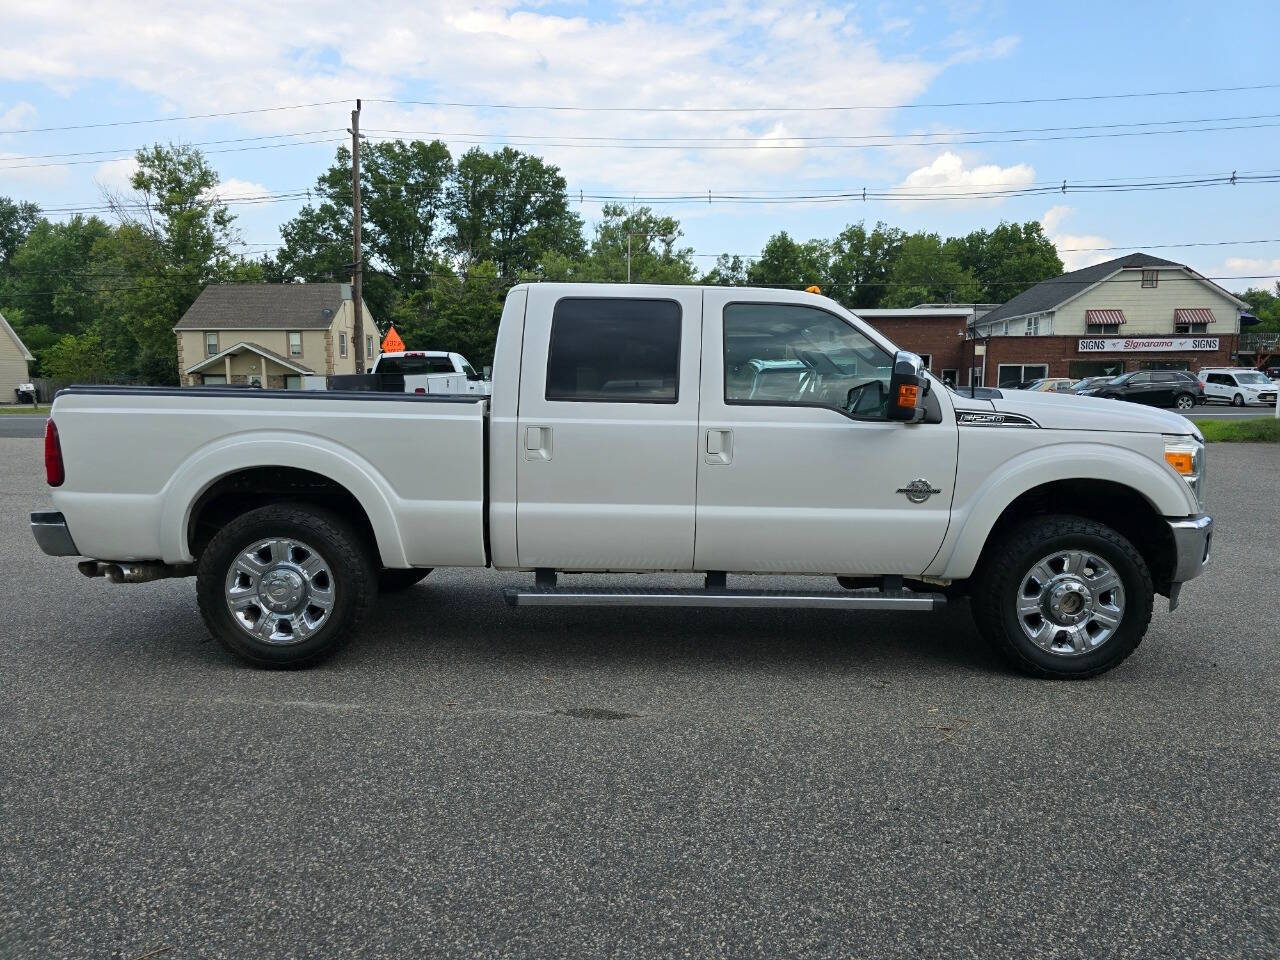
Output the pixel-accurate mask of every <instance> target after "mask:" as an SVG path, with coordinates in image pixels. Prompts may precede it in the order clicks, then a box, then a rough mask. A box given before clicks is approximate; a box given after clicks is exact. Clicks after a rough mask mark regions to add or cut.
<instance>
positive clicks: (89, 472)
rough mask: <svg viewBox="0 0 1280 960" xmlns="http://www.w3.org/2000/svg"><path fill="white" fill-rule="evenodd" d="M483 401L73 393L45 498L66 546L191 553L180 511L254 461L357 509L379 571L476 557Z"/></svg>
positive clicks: (145, 554) (97, 554) (63, 402)
mask: <svg viewBox="0 0 1280 960" xmlns="http://www.w3.org/2000/svg"><path fill="white" fill-rule="evenodd" d="M487 410H488V402H487V398H486V397H482V396H442V395H416V394H388V393H380V392H363V391H338V390H333V391H301V390H259V389H244V390H238V389H234V388H227V387H119V386H78V387H70V388H68V389H66V390H63V391H62V392H60V393H59V394H58V397H57V398H56V401H55V403H54V407H53V412H52V417H53V420H54V422H55V424H56V425H57V429H58V433H59V437H60V440H61V446H62V452H63V458H64V461H65V464H66V481H65V483H64V484H63V485H62V486H60V487H57V488H54V489H53V491H52V495H53V500H54V504H55V505H56V507H57V508H58V510H60V511H61V512H62V513H63V514H64V515H65V517H66V519H67V526H68V528H69V530H70V532H71V535H72V537H73V538H74V540H75V544H76V546H77V548H78V549H79V552H80V553H81V554H83V555H85V556H89V557H94V558H97V559H103V560H162V561H164V562H166V563H185V562H189V561H190V560H191V559H192V556H191V553H190V550H189V544H188V535H189V529H188V522H189V519H190V518H189V514H190V511H191V508H192V504H194V503H196V502H197V501H198V500H199V498H200V496H201V494H202V493H203V492H204V491H205V490H207V489H208V488H210V487H211V486H212V485H213V484H214V483H217V482H219V481H220V480H222V479H224V478H226V477H229V476H231V475H233V474H235V473H237V472H239V471H246V470H252V469H256V468H261V467H282V468H292V469H296V470H305V471H309V472H312V473H315V474H318V475H319V476H321V477H324V478H328V479H329V480H332V481H335V482H337V483H339V484H341V485H342V486H344V487H345V488H346V489H347V490H348V491H349V492H350V493H351V494H352V495H353V496H354V497H355V498H356V499H357V500H358V501H359V502H360V504H361V506H362V507H363V508H364V511H365V513H366V514H367V515H368V519H369V523H370V526H371V527H372V528H373V531H374V534H375V537H376V539H377V542H378V547H379V550H380V553H381V557H382V562H383V563H384V565H387V566H438V565H440V566H443V565H461V566H472V565H483V564H484V563H485V540H484V502H485V434H486V415H487Z"/></svg>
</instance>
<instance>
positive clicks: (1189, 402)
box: [1173, 393, 1196, 410]
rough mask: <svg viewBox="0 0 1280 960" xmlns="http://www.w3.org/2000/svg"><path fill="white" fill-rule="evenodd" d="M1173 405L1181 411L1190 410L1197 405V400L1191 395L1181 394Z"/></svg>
mask: <svg viewBox="0 0 1280 960" xmlns="http://www.w3.org/2000/svg"><path fill="white" fill-rule="evenodd" d="M1173 405H1174V406H1175V407H1177V408H1178V409H1179V410H1190V409H1191V408H1192V407H1194V406H1195V405H1196V398H1195V397H1194V396H1193V395H1191V394H1189V393H1180V394H1178V395H1177V396H1176V397H1175V398H1174V400H1173Z"/></svg>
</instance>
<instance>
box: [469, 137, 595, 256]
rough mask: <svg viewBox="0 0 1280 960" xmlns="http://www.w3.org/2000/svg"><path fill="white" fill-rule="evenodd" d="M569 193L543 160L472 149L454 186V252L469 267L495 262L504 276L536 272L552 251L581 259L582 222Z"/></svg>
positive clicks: (508, 151) (516, 153) (510, 151)
mask: <svg viewBox="0 0 1280 960" xmlns="http://www.w3.org/2000/svg"><path fill="white" fill-rule="evenodd" d="M565 189H566V184H565V179H564V177H563V176H561V175H560V169H559V168H558V167H555V166H552V165H551V164H548V163H545V162H544V161H543V160H542V158H540V157H535V156H531V155H530V154H527V153H521V152H520V151H519V150H515V149H512V148H511V147H503V148H502V149H500V150H497V151H495V152H493V153H485V152H484V151H483V150H481V149H480V148H479V147H476V148H474V149H471V150H468V151H467V152H466V153H464V154H463V155H462V157H461V158H459V160H458V167H457V171H456V173H455V175H454V178H453V181H452V183H451V185H450V188H449V221H450V224H451V226H452V231H453V232H452V235H451V237H450V243H451V246H452V248H453V250H454V252H455V253H457V254H458V255H459V256H460V257H461V258H462V260H463V263H464V264H466V263H477V262H480V261H484V260H488V261H491V262H492V263H494V264H495V265H496V266H497V268H498V272H499V274H500V275H502V276H504V277H505V276H515V275H519V274H521V273H528V272H531V271H533V270H535V269H536V268H537V266H538V262H539V260H540V259H541V258H542V257H543V256H545V255H547V254H549V253H554V254H560V255H562V256H565V257H568V258H571V259H579V258H581V257H582V255H583V253H584V247H583V241H582V218H581V217H579V216H578V215H577V214H576V213H573V212H572V211H571V210H570V209H569V198H568V196H567V194H566V192H565Z"/></svg>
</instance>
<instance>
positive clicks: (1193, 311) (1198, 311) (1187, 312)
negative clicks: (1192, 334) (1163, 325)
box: [1173, 307, 1213, 324]
mask: <svg viewBox="0 0 1280 960" xmlns="http://www.w3.org/2000/svg"><path fill="white" fill-rule="evenodd" d="M1173 322H1174V323H1175V324H1179V323H1213V311H1212V310H1210V309H1209V308H1208V307H1178V308H1177V309H1176V310H1174V311H1173Z"/></svg>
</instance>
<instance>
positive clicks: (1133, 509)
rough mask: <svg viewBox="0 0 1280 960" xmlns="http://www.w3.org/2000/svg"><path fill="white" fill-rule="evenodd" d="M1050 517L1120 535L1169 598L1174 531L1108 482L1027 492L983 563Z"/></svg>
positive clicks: (1145, 504)
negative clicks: (1025, 526)
mask: <svg viewBox="0 0 1280 960" xmlns="http://www.w3.org/2000/svg"><path fill="white" fill-rule="evenodd" d="M1050 513H1053V514H1069V515H1072V516H1078V517H1087V518H1088V519H1090V520H1096V521H1097V522H1098V523H1105V524H1106V525H1107V526H1109V527H1111V528H1112V529H1113V530H1115V531H1116V532H1117V533H1120V534H1121V535H1122V536H1124V537H1125V539H1127V540H1128V541H1129V542H1130V543H1132V544H1133V546H1134V548H1135V549H1136V550H1137V551H1138V553H1140V554H1142V559H1143V560H1145V561H1146V562H1147V566H1148V567H1149V568H1150V570H1151V578H1152V580H1153V581H1154V582H1155V586H1156V591H1157V592H1158V593H1160V594H1163V595H1168V592H1169V587H1170V583H1171V581H1172V579H1173V567H1174V563H1175V550H1176V548H1175V546H1174V542H1173V531H1172V530H1170V529H1169V524H1168V523H1167V522H1166V521H1165V520H1164V518H1163V517H1161V516H1160V514H1159V512H1158V511H1157V510H1156V508H1155V507H1153V506H1152V505H1151V502H1150V501H1149V500H1147V498H1146V497H1144V496H1143V495H1142V494H1140V493H1138V491H1136V490H1134V489H1133V488H1132V487H1126V486H1125V485H1124V484H1122V483H1115V482H1113V481H1110V480H1094V479H1078V480H1056V481H1054V482H1053V483H1046V484H1042V485H1041V486H1038V487H1033V488H1032V489H1030V490H1028V491H1026V492H1025V493H1023V494H1022V495H1021V496H1019V497H1018V498H1017V499H1016V500H1014V501H1013V502H1012V503H1010V504H1009V505H1008V506H1007V507H1005V508H1004V512H1003V513H1001V514H1000V518H999V519H998V520H996V523H995V526H994V527H993V528H992V529H991V534H990V535H989V536H988V537H987V543H986V546H985V547H983V557H982V558H981V559H980V560H979V563H981V562H982V561H983V560H985V559H986V552H987V551H988V550H990V549H992V548H993V547H994V545H995V544H996V543H997V542H998V541H999V540H1000V539H1001V538H1002V537H1003V535H1004V533H1005V532H1007V531H1008V530H1009V529H1011V528H1012V527H1014V526H1015V525H1017V524H1018V523H1021V522H1022V521H1023V520H1026V519H1028V518H1030V517H1035V516H1042V515H1044V514H1050Z"/></svg>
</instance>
